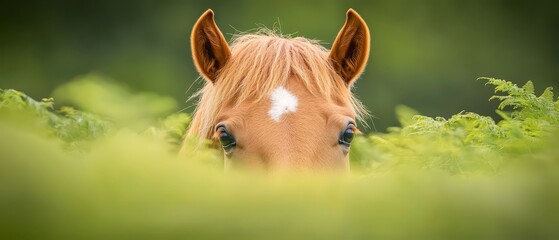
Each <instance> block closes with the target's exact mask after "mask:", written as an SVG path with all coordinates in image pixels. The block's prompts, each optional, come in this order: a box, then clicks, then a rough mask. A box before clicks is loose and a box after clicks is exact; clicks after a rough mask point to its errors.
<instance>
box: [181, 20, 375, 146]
mask: <svg viewBox="0 0 559 240" xmlns="http://www.w3.org/2000/svg"><path fill="white" fill-rule="evenodd" d="M328 61H329V59H328V50H327V49H326V48H324V47H323V46H321V45H320V44H319V42H318V41H315V40H310V39H307V38H303V37H295V38H291V37H289V36H287V37H286V36H282V35H278V34H275V33H273V32H271V31H267V30H266V31H259V32H258V33H255V34H244V35H238V36H235V37H234V39H233V41H232V44H231V57H230V58H229V60H228V61H227V63H226V64H225V65H224V66H223V68H222V69H221V70H220V72H219V73H218V75H217V77H216V80H215V83H212V82H209V81H206V83H205V86H204V87H203V88H202V89H201V90H200V91H199V92H197V93H196V94H195V95H193V96H194V97H199V102H198V105H197V108H196V110H195V114H194V118H193V121H192V123H191V126H190V128H189V131H188V134H187V137H200V138H203V139H207V138H210V137H211V135H212V134H213V131H214V129H213V127H214V126H215V124H217V123H216V121H217V120H216V119H215V118H216V115H217V114H218V112H219V110H220V109H221V108H222V107H223V106H224V105H226V104H232V105H233V106H236V105H239V104H241V103H244V102H247V101H252V102H254V103H256V102H259V101H261V100H262V99H264V98H268V97H269V96H270V94H271V93H272V92H273V91H274V90H275V89H276V88H278V87H281V86H284V85H286V84H287V82H288V80H289V79H291V78H295V79H297V80H298V81H300V82H302V83H303V84H302V85H303V86H304V87H305V88H306V89H307V90H308V91H309V92H310V93H311V94H313V95H315V96H322V97H323V98H324V99H325V100H326V101H332V102H338V101H348V102H350V103H351V106H352V108H353V109H352V110H353V111H354V112H355V115H356V116H357V118H358V119H359V120H362V118H363V117H364V116H366V115H367V111H366V109H365V108H364V106H363V105H362V104H361V102H360V101H359V100H357V99H356V98H355V97H354V96H353V95H352V94H351V92H350V91H348V90H347V88H348V86H346V83H345V82H344V81H343V80H342V79H341V77H340V76H339V75H338V74H337V73H336V72H335V71H334V69H333V68H332V65H331V64H330V63H329V62H328Z"/></svg>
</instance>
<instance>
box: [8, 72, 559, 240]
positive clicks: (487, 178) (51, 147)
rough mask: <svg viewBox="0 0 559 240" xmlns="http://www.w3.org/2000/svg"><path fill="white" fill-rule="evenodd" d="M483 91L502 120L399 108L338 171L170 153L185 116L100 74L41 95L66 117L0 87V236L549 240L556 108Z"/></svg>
mask: <svg viewBox="0 0 559 240" xmlns="http://www.w3.org/2000/svg"><path fill="white" fill-rule="evenodd" d="M484 81H487V82H488V83H490V84H492V85H494V86H495V87H496V89H498V90H500V92H499V94H500V96H502V97H498V99H497V100H503V101H502V103H503V102H504V100H507V99H508V101H507V104H506V106H505V105H503V106H502V107H503V108H502V109H501V110H500V111H502V112H501V115H502V116H503V117H504V120H502V121H499V122H495V121H494V120H493V119H491V118H488V117H485V116H482V115H478V114H475V113H458V114H455V115H454V116H453V117H451V118H449V119H443V118H430V117H427V116H421V115H418V113H417V112H416V111H415V110H413V109H410V108H407V107H399V108H398V116H399V119H400V121H401V123H402V125H401V126H400V127H393V128H391V129H390V131H389V132H388V133H377V134H372V135H367V136H363V137H361V138H358V139H356V142H355V144H354V145H353V146H352V152H351V161H352V174H351V175H338V174H332V173H314V174H312V173H309V174H301V173H300V174H292V175H274V174H272V175H269V174H263V173H259V172H228V173H224V172H223V170H222V167H221V165H220V161H221V160H220V156H219V153H218V152H217V151H215V150H211V149H201V150H200V151H198V152H196V153H195V154H192V155H189V156H188V158H187V159H181V158H179V157H178V156H177V155H176V150H177V147H178V145H179V144H180V143H181V139H182V135H183V133H184V130H185V129H186V126H187V125H188V123H189V121H190V118H189V117H188V115H186V114H183V113H175V114H172V111H173V110H174V109H173V108H172V106H173V104H172V103H170V101H169V99H168V98H167V97H164V96H157V95H153V94H150V93H144V92H132V91H131V90H129V89H127V88H126V87H123V86H121V85H119V84H115V83H114V82H113V83H111V81H110V80H107V79H105V78H104V77H102V76H100V75H87V76H84V77H82V78H78V79H76V81H74V82H71V83H68V84H66V85H64V86H61V87H60V88H59V89H58V90H57V91H56V92H58V93H59V97H60V98H66V101H67V104H70V105H74V106H77V107H79V110H76V109H69V108H65V109H66V110H64V111H60V110H59V109H60V108H59V107H56V106H55V105H54V103H57V102H58V100H57V99H58V98H56V99H54V100H53V99H43V100H42V101H35V100H33V99H31V98H29V97H28V96H26V95H25V94H23V93H21V92H18V91H14V90H2V92H1V94H0V97H1V98H0V100H1V101H0V135H1V138H0V153H1V155H2V157H1V160H0V212H1V214H0V238H2V239H39V238H40V239H123V238H133V239H154V238H155V239H163V238H165V239H184V238H194V239H198V238H204V239H224V238H225V239H309V238H318V239H355V238H367V239H369V238H380V239H410V238H413V239H557V237H559V230H557V225H558V224H559V220H558V219H559V218H558V217H559V207H558V206H557V202H559V149H558V148H557V147H556V146H558V144H559V138H558V137H557V136H559V135H558V133H559V127H558V125H557V124H558V122H559V117H558V116H559V100H558V99H557V98H555V97H554V96H553V94H552V93H551V90H546V92H544V94H541V95H540V96H537V95H536V94H535V92H534V87H533V85H532V84H531V83H528V84H526V85H524V86H523V87H519V86H516V85H514V84H512V83H510V82H507V81H503V80H497V79H485V80H484ZM477 83H478V85H479V87H480V88H482V86H481V83H482V82H480V81H478V82H477ZM99 86H103V87H101V88H100V87H99ZM79 93H83V94H85V95H88V96H89V97H88V98H79V96H80V95H79ZM93 93H95V94H93ZM76 94H78V95H76ZM75 96H78V97H75ZM144 96H149V97H148V99H150V101H148V103H146V102H144V99H146V98H145V97H144ZM488 97H489V96H487V97H484V98H485V99H487V98H488ZM130 99H139V100H138V101H130ZM160 103H162V104H160ZM146 104H148V107H144V106H145V105H146ZM149 104H153V105H149ZM99 106H101V107H99ZM149 106H156V107H149ZM159 106H163V107H159ZM111 108H114V109H111ZM123 108H124V109H126V111H118V109H123ZM124 113H127V114H128V113H134V114H136V115H135V116H137V117H136V118H127V117H126V116H121V114H124ZM169 114H171V115H169ZM128 123H130V124H128Z"/></svg>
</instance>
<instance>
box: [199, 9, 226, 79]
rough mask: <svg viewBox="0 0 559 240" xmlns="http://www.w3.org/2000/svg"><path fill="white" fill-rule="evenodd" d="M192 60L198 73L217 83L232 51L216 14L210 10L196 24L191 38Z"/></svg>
mask: <svg viewBox="0 0 559 240" xmlns="http://www.w3.org/2000/svg"><path fill="white" fill-rule="evenodd" d="M190 43H191V44H190V46H191V48H192V58H193V59H194V64H195V65H196V68H197V69H198V72H200V74H202V76H204V77H205V78H206V79H207V80H209V81H211V82H212V83H215V79H216V76H217V73H218V71H219V70H220V69H221V68H222V67H223V65H225V62H227V59H229V56H231V50H229V46H228V45H227V41H226V40H225V38H224V37H223V34H222V33H221V31H220V30H219V28H218V27H217V25H216V24H215V21H214V12H213V11H212V10H211V9H208V10H207V11H206V12H205V13H204V14H202V16H200V18H199V19H198V21H197V22H196V24H195V25H194V28H193V29H192V34H191V36H190Z"/></svg>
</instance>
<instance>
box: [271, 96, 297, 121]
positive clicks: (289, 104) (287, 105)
mask: <svg viewBox="0 0 559 240" xmlns="http://www.w3.org/2000/svg"><path fill="white" fill-rule="evenodd" d="M270 100H272V106H271V107H270V110H269V111H268V115H270V117H271V118H272V119H274V121H276V122H279V121H280V118H281V116H282V115H283V114H284V113H288V112H295V111H297V104H298V103H297V101H298V100H297V97H296V96H295V95H293V94H292V93H290V92H289V91H287V89H285V88H284V87H278V88H276V89H275V90H274V91H273V92H272V94H270Z"/></svg>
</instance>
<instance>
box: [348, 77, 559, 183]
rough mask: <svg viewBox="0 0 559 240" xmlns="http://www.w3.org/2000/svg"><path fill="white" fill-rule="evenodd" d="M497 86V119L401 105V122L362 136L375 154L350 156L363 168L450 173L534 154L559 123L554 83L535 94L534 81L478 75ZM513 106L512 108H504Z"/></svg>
mask: <svg viewBox="0 0 559 240" xmlns="http://www.w3.org/2000/svg"><path fill="white" fill-rule="evenodd" d="M480 79H483V80H486V81H487V84H491V85H494V86H495V92H496V93H497V92H503V93H506V95H498V96H493V97H491V98H490V100H493V99H496V100H499V101H501V104H500V105H499V110H497V111H498V112H499V114H500V115H501V116H502V117H503V120H501V121H500V122H499V123H498V124H497V123H495V121H494V120H493V119H492V118H490V117H487V116H481V115H479V114H476V113H471V112H460V113H458V114H456V115H454V116H452V117H451V118H450V119H444V118H442V117H436V118H432V117H427V116H421V115H417V112H415V111H414V110H413V109H410V108H408V107H405V106H399V107H398V108H397V109H396V115H397V116H398V117H399V121H400V122H401V124H402V127H392V128H390V129H389V133H386V134H372V135H370V136H368V137H366V140H361V141H359V142H358V143H359V148H366V147H367V146H371V145H372V146H374V147H373V150H372V151H373V153H371V154H373V155H374V156H376V157H374V158H368V157H366V156H359V157H354V158H352V159H353V161H354V163H355V165H356V166H360V167H362V168H365V169H369V170H370V168H376V169H382V168H392V167H394V165H399V164H403V165H416V166H417V167H420V168H424V169H440V170H444V171H448V172H450V173H452V174H470V173H473V174H479V173H482V172H486V173H487V172H490V173H496V172H498V171H499V170H500V169H501V166H502V165H503V164H504V163H505V162H507V161H512V159H519V158H520V159H521V158H523V157H524V156H525V155H531V154H533V152H534V151H538V150H539V148H541V147H542V145H541V143H542V138H541V137H542V136H546V135H549V134H550V133H551V132H552V130H553V127H555V126H556V125H557V123H558V122H559V100H558V101H553V93H552V91H551V88H547V89H546V90H545V91H544V93H543V94H542V95H541V96H539V97H538V96H536V95H534V86H533V84H532V82H528V83H526V84H525V85H524V86H523V87H518V86H517V85H516V84H513V83H511V82H508V81H504V80H499V79H494V78H480ZM508 108H511V110H512V111H511V112H508V113H507V112H504V111H503V110H505V109H508Z"/></svg>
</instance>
